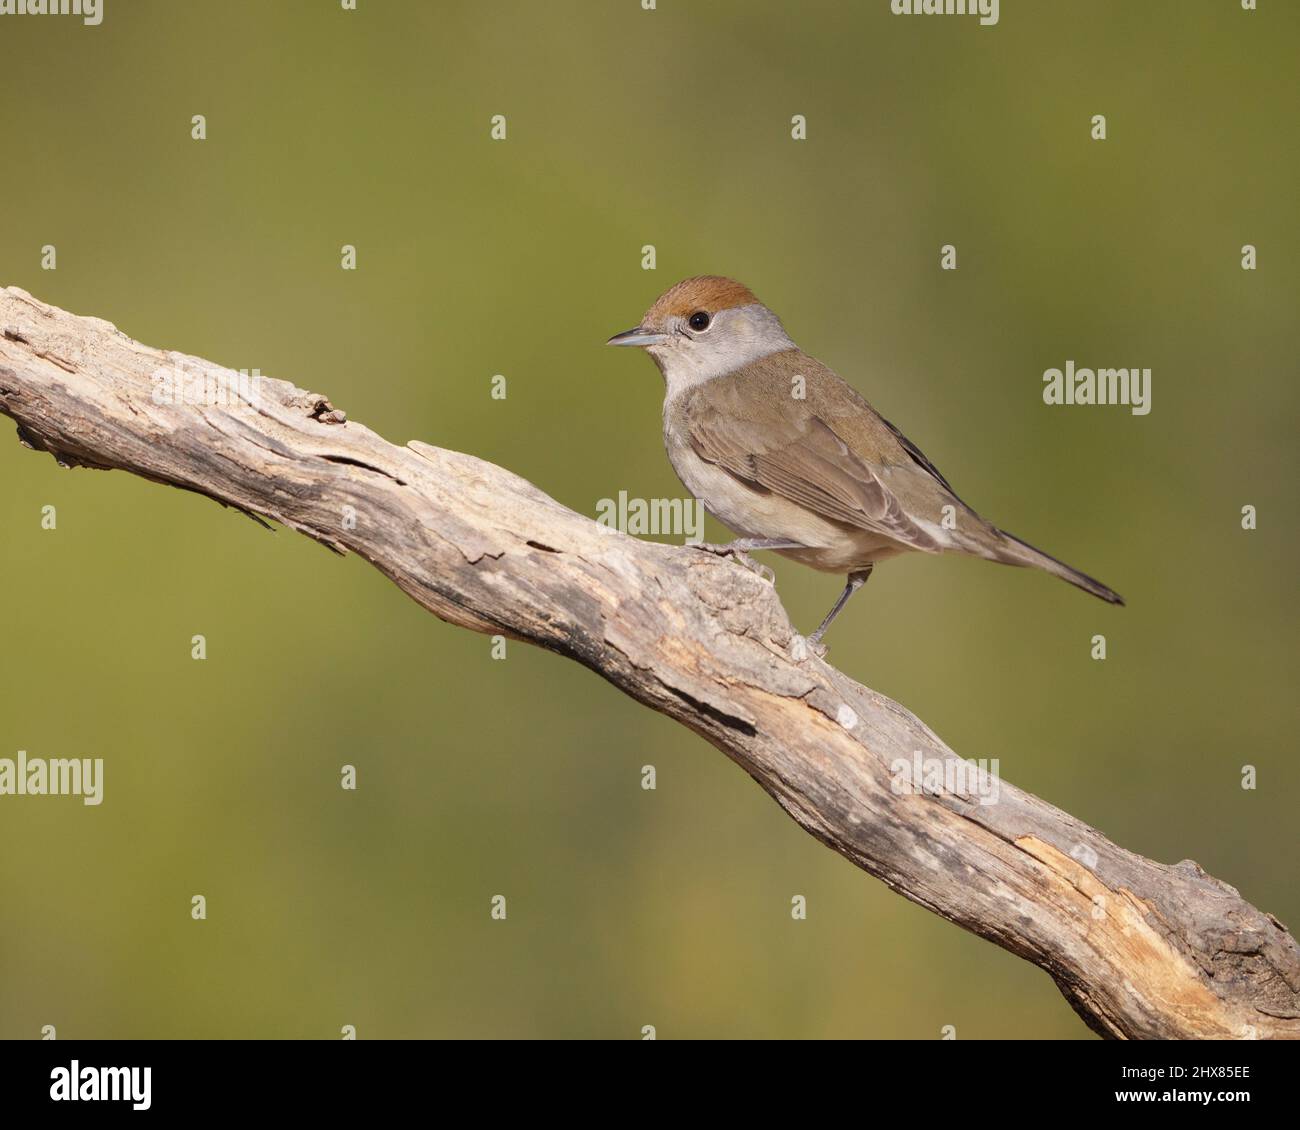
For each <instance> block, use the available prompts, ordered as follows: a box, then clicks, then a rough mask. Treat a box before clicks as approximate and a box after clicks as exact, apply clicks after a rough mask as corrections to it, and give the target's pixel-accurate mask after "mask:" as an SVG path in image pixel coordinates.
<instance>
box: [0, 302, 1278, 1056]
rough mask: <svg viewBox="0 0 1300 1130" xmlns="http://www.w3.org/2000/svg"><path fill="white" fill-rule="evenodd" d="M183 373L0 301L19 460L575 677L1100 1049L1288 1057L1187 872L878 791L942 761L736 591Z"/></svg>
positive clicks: (1257, 944)
mask: <svg viewBox="0 0 1300 1130" xmlns="http://www.w3.org/2000/svg"><path fill="white" fill-rule="evenodd" d="M178 367H179V368H182V369H184V370H187V371H190V372H204V371H207V372H211V373H214V374H218V375H220V376H221V377H222V378H223V379H225V380H227V381H230V380H232V379H234V374H233V373H231V371H230V370H227V369H222V368H221V367H219V366H216V365H213V364H211V363H209V362H206V361H202V360H200V359H198V358H191V357H185V356H183V355H180V354H175V353H170V352H166V351H161V350H157V349H151V348H149V347H147V346H144V345H141V344H139V343H138V342H135V341H132V340H130V339H129V338H127V337H126V336H125V335H123V334H121V333H119V332H118V331H117V330H116V329H114V327H113V326H111V325H109V324H108V323H107V322H104V321H101V320H99V319H95V318H81V317H76V316H74V315H72V314H68V313H66V312H64V311H62V310H59V309H56V308H53V307H50V306H47V305H45V304H43V303H41V302H39V301H37V300H35V299H33V298H32V297H31V296H29V295H28V294H26V293H25V292H23V291H21V290H18V289H16V288H10V289H8V290H5V291H2V292H0V411H3V412H4V413H6V414H7V415H9V416H11V417H13V419H14V420H16V421H17V423H18V427H19V436H20V438H22V439H23V440H24V442H26V443H28V444H29V445H30V446H32V447H34V448H37V449H39V450H44V451H48V452H50V453H52V454H53V455H54V456H55V457H56V458H57V459H59V460H60V461H61V462H62V463H64V464H67V465H69V466H83V467H96V468H118V469H122V470H126V471H130V472H132V473H134V474H137V475H142V476H144V477H145V478H149V479H153V480H154V481H156V482H161V483H169V484H171V485H173V486H178V487H183V488H185V489H187V490H192V491H197V492H199V493H201V494H205V495H208V496H209V497H211V498H214V499H216V500H217V501H219V502H222V503H223V504H225V505H228V506H234V507H238V508H240V509H241V510H244V511H246V512H248V513H249V514H252V515H264V516H265V517H267V518H271V519H274V520H276V521H278V522H281V523H283V524H284V525H287V526H290V527H292V528H293V529H296V530H300V531H302V532H303V533H305V534H307V535H308V536H309V537H313V538H315V539H316V540H317V541H320V542H323V543H324V544H325V545H327V546H330V547H331V548H333V549H335V550H337V551H339V552H345V551H349V550H350V551H352V552H355V553H358V554H360V555H361V556H362V557H364V558H365V559H366V560H367V561H369V562H371V563H372V564H373V565H374V566H375V567H376V568H378V569H379V570H381V571H382V572H383V573H384V574H385V575H386V576H388V577H389V578H390V579H391V580H392V581H393V582H394V583H395V584H397V585H398V586H399V587H400V588H401V589H402V590H403V591H404V592H406V593H407V594H408V595H410V596H411V597H412V598H413V599H414V600H415V601H416V602H417V603H419V604H421V605H423V606H424V607H425V608H427V609H429V610H430V611H431V612H433V613H434V614H435V615H437V616H439V617H441V618H442V619H444V620H447V621H450V622H451V623H453V624H459V625H461V626H462V627H466V628H470V629H473V630H474V631H479V632H492V633H501V634H504V635H508V636H511V637H514V638H517V639H521V640H527V641H528V642H530V643H534V644H537V645H539V646H541V647H545V648H548V649H550V650H552V651H556V652H559V653H560V654H562V655H567V656H569V657H570V658H573V659H576V660H577V661H578V662H580V663H582V664H584V665H586V666H587V667H590V668H591V669H592V670H594V671H596V672H598V673H599V674H600V675H601V676H603V677H604V678H606V679H608V680H609V681H610V682H611V683H613V684H614V685H615V686H617V687H619V688H620V689H621V690H623V691H625V692H626V693H627V694H628V695H630V696H631V697H632V698H634V699H636V700H637V701H638V702H641V703H644V704H645V705H646V706H649V707H650V708H652V709H654V710H657V711H660V712H661V713H663V714H666V715H668V716H669V717H671V718H674V719H676V720H677V721H679V722H681V723H682V724H683V725H685V726H688V727H690V729H692V730H694V731H695V732H696V733H698V734H700V735H701V736H702V737H704V738H706V739H707V740H708V741H710V742H712V743H713V744H714V745H715V746H717V747H718V748H719V749H721V750H722V751H723V752H724V753H726V754H727V755H728V756H729V757H731V758H732V759H733V760H734V761H736V762H737V763H738V764H739V765H741V766H742V767H743V768H744V769H745V770H746V771H747V772H748V773H749V774H750V775H751V776H752V777H753V778H754V779H755V780H756V781H758V783H759V784H760V785H762V787H763V788H764V789H766V790H767V792H768V793H770V794H771V795H772V796H773V797H774V798H775V799H776V801H777V803H778V804H780V805H781V807H782V808H784V809H785V810H786V812H788V813H789V814H790V815H791V816H792V817H793V818H794V819H795V820H796V821H798V823H799V824H801V825H802V826H803V827H804V828H805V829H807V830H808V831H809V832H811V833H812V834H813V835H814V836H816V837H817V838H818V839H820V840H821V841H822V842H824V843H825V844H827V845H828V846H830V847H832V848H834V849H835V850H836V851H838V852H840V853H841V854H843V855H844V856H846V857H847V858H848V859H850V860H852V861H853V862H854V863H855V864H857V865H858V866H859V867H861V868H862V869H863V870H865V871H867V872H869V873H870V874H872V875H875V876H877V877H878V878H880V879H882V880H883V881H884V882H885V883H887V884H888V885H889V886H890V887H891V888H893V889H894V890H896V891H898V892H899V893H901V894H903V895H904V896H906V897H907V898H909V899H911V900H913V901H914V902H917V903H919V904H920V905H922V906H924V907H927V908H929V909H930V910H932V911H934V912H935V913H936V914H939V915H941V916H943V917H944V918H946V919H948V920H949V921H952V922H955V923H957V924H958V925H960V926H963V927H965V928H966V929H968V930H970V931H972V932H973V933H976V934H978V935H980V936H981V937H984V938H987V939H989V940H990V941H992V942H995V943H996V944H998V945H1000V946H1002V947H1004V948H1005V949H1008V950H1010V951H1011V952H1013V953H1015V954H1018V955H1020V956H1021V957H1023V958H1025V959H1026V960H1028V961H1031V962H1033V963H1034V964H1035V965H1038V966H1040V967H1041V968H1043V969H1045V970H1046V971H1047V972H1048V973H1049V974H1050V975H1051V976H1052V978H1053V979H1054V980H1055V981H1056V983H1057V985H1058V986H1059V987H1060V989H1061V991H1062V992H1063V993H1064V994H1065V996H1066V998H1067V999H1068V1000H1069V1001H1070V1003H1071V1004H1072V1005H1073V1006H1074V1007H1075V1009H1076V1010H1077V1011H1078V1012H1079V1014H1080V1015H1081V1016H1082V1017H1083V1018H1084V1020H1085V1021H1086V1022H1087V1023H1088V1024H1089V1025H1090V1026H1091V1027H1092V1028H1093V1029H1095V1030H1096V1031H1097V1032H1100V1033H1102V1034H1103V1035H1107V1036H1116V1037H1129V1038H1138V1037H1228V1038H1250V1037H1261V1038H1262V1037H1292V1038H1295V1037H1300V951H1298V950H1297V946H1296V943H1295V941H1294V940H1293V939H1292V937H1291V936H1290V934H1288V933H1287V931H1286V929H1285V928H1284V927H1283V926H1282V924H1281V923H1279V922H1278V921H1277V920H1276V919H1275V918H1273V917H1272V916H1270V915H1268V914H1263V913H1261V912H1259V911H1258V910H1256V909H1255V908H1254V907H1252V906H1251V905H1250V904H1248V903H1247V902H1245V901H1244V900H1243V899H1242V898H1241V897H1240V896H1239V895H1238V893H1237V892H1236V891H1235V890H1234V889H1233V888H1232V887H1229V886H1227V885H1226V884H1225V883H1222V882H1219V881H1218V880H1217V879H1213V878H1211V877H1210V876H1208V875H1206V874H1205V873H1204V872H1203V871H1202V870H1201V869H1200V868H1199V867H1198V866H1197V865H1196V864H1195V863H1192V862H1190V861H1184V862H1182V863H1179V864H1177V865H1176V866H1166V865H1164V864H1160V863H1155V862H1153V861H1151V860H1148V859H1144V858H1142V857H1141V856H1138V855H1134V854H1133V853H1131V852H1128V851H1125V850H1124V849H1123V848H1120V847H1117V846H1116V845H1115V844H1112V843H1110V842H1109V841H1108V840H1107V839H1106V838H1105V837H1103V836H1102V835H1101V834H1100V833H1098V832H1097V831H1095V830H1094V829H1092V828H1090V827H1088V826H1087V825H1086V824H1083V823H1082V822H1080V821H1078V820H1076V819H1074V818H1073V817H1071V816H1069V815H1068V814H1067V813H1064V812H1061V811H1060V810H1059V809H1056V808H1053V807H1052V806H1051V805H1048V804H1046V803H1045V802H1043V801H1042V800H1039V799H1038V798H1037V797H1034V796H1031V795H1029V794H1027V793H1024V792H1021V791H1020V790H1018V789H1015V788H1013V787H1012V786H1010V785H1007V784H1006V783H1002V784H1001V787H1000V796H999V798H998V800H997V803H993V804H979V803H975V802H974V801H973V800H972V799H971V798H970V797H969V796H965V797H963V796H961V795H955V794H954V793H951V792H943V791H940V792H937V793H935V794H933V795H909V794H908V793H906V792H905V791H899V789H898V788H897V771H896V767H894V768H891V767H893V766H894V765H895V762H896V761H897V760H898V759H904V760H907V761H911V760H912V759H913V758H914V757H915V756H916V755H917V754H918V753H919V755H920V756H922V757H925V758H929V759H952V758H956V755H955V754H954V753H952V751H950V750H949V749H948V748H947V747H946V746H945V745H944V744H943V742H941V741H940V740H939V738H937V737H936V736H935V735H934V734H933V733H932V732H931V731H930V730H929V729H928V728H927V727H926V726H925V725H924V724H923V723H922V722H920V721H919V720H918V719H917V718H915V717H914V716H913V715H912V714H911V713H909V712H908V711H907V710H905V709H904V708H903V707H901V706H899V705H898V704H897V703H894V702H892V701H890V700H889V699H887V698H884V697H883V696H881V695H879V694H876V693H875V692H874V691H871V690H869V689H868V688H866V687H863V686H860V685H859V684H857V683H855V682H853V681H852V680H850V679H848V678H847V677H845V676H844V675H843V674H841V673H840V672H839V671H836V670H835V669H834V668H832V667H831V666H829V665H828V664H827V663H825V662H824V661H822V660H821V659H818V658H817V657H816V656H812V655H807V654H805V653H804V652H803V649H802V647H801V643H802V641H801V640H800V638H799V637H798V636H797V635H796V634H795V632H794V631H793V630H792V628H791V626H790V622H789V620H788V619H787V617H786V614H785V612H784V611H783V609H782V607H781V604H780V601H779V600H778V598H777V595H776V593H775V591H774V590H773V588H772V587H771V586H770V585H769V584H767V583H766V582H765V581H764V580H762V579H761V578H759V577H757V576H755V575H754V574H752V573H751V572H749V571H747V570H746V569H744V568H742V567H740V566H739V565H737V564H735V563H734V562H731V561H727V560H723V559H719V558H715V557H712V556H710V555H708V554H705V553H701V552H699V551H697V550H693V549H688V548H677V547H669V546H662V545H655V544H651V543H647V542H642V541H637V540H635V539H633V538H630V537H626V536H624V535H622V534H618V533H612V532H609V531H608V530H606V529H605V528H603V527H601V526H598V525H597V524H596V523H594V522H592V521H591V520H589V519H588V518H586V517H583V516H582V515H579V514H576V513H574V512H573V511H572V510H569V509H567V508H565V507H563V506H561V505H559V504H558V503H557V502H555V501H554V500H552V499H551V498H548V497H547V496H546V495H545V494H544V493H542V491H540V490H538V489H537V487H535V486H533V485H531V484H530V483H528V482H526V481H524V480H523V479H521V478H519V477H518V476H517V475H514V474H512V473H511V472H509V471H506V470H503V469H502V468H500V467H496V466H493V465H492V464H490V463H486V462H484V461H482V460H480V459H476V458H474V457H473V456H470V455H463V454H459V453H457V452H453V451H444V450H440V449H438V448H434V447H430V446H427V445H425V444H422V443H417V442H412V443H410V444H408V445H407V446H406V447H396V446H394V445H392V444H390V443H388V442H386V441H385V440H383V439H382V438H380V437H379V436H378V435H376V434H375V433H374V432H372V431H370V430H369V429H368V428H365V427H363V426H362V425H361V424H358V423H356V422H355V421H345V420H344V418H343V414H342V413H341V412H339V411H337V410H336V409H334V408H333V406H332V405H330V404H329V402H328V400H327V399H326V398H325V397H324V396H321V395H319V394H316V393H312V392H307V391H305V390H303V389H300V388H296V387H294V386H293V385H291V384H288V383H285V382H281V381H272V380H265V381H264V382H263V383H262V384H261V386H260V389H258V390H256V395H252V394H250V397H249V399H248V400H247V401H244V400H240V401H238V402H237V403H235V404H234V405H227V406H211V405H204V404H197V405H195V404H184V403H180V404H178V403H174V402H169V401H168V400H167V399H166V398H165V397H161V398H155V397H154V395H153V393H154V390H155V387H158V388H162V387H164V386H163V385H162V384H161V383H160V382H159V381H157V380H156V379H155V374H157V373H158V372H159V371H160V370H163V371H172V372H174V371H175V370H176V369H177V368H178ZM160 399H161V401H162V402H161V403H160V402H158V401H159V400H160ZM349 513H354V514H355V524H352V523H350V522H348V521H347V520H345V516H346V515H348V514H349Z"/></svg>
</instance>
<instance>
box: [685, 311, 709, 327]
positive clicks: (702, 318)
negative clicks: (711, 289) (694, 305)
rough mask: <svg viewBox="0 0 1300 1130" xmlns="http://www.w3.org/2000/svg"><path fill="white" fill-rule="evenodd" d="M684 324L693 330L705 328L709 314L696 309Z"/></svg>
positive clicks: (707, 325)
mask: <svg viewBox="0 0 1300 1130" xmlns="http://www.w3.org/2000/svg"><path fill="white" fill-rule="evenodd" d="M686 324H687V325H688V326H690V327H691V329H693V330H707V329H708V328H709V316H708V314H706V313H705V312H704V311H703V310H696V311H695V313H694V314H692V315H691V317H690V321H688V322H687V323H686Z"/></svg>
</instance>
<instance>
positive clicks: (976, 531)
mask: <svg viewBox="0 0 1300 1130" xmlns="http://www.w3.org/2000/svg"><path fill="white" fill-rule="evenodd" d="M609 344H610V345H638V346H641V347H643V348H644V349H645V351H646V352H647V353H649V354H650V356H651V357H652V358H653V359H654V362H655V364H656V365H658V366H659V371H660V372H661V373H662V374H663V376H664V383H665V392H664V445H665V446H666V447H667V449H668V458H669V460H670V461H671V463H672V465H673V470H675V471H676V472H677V476H678V478H680V479H681V480H682V482H683V483H684V484H685V486H686V489H687V490H689V491H690V492H691V494H692V495H694V496H695V497H696V498H698V499H699V500H700V502H702V503H703V504H704V508H705V509H706V510H707V511H708V512H709V513H710V514H712V515H713V516H714V517H715V518H717V519H718V521H720V522H721V523H722V524H723V525H725V526H727V527H728V528H729V529H731V530H732V531H734V532H735V533H736V534H738V535H740V537H739V540H737V541H734V542H731V543H729V544H727V545H725V546H708V547H705V548H709V549H712V550H713V551H715V552H721V553H724V554H734V555H737V556H739V557H741V558H742V559H744V560H746V562H747V563H749V562H748V559H747V558H745V557H744V555H745V554H746V553H747V552H748V551H750V550H760V549H770V550H774V551H775V552H777V553H780V554H781V555H782V556H785V557H789V558H792V559H794V560H795V561H801V562H803V563H804V564H805V565H811V566H812V567H813V568H814V569H821V570H823V571H824V572H827V573H841V574H847V575H848V583H847V585H846V586H845V588H844V591H843V592H842V593H841V594H840V597H839V599H838V600H837V601H836V602H835V606H834V607H833V608H832V609H831V610H830V612H829V613H828V614H827V616H826V619H825V620H823V621H822V624H821V627H819V628H818V629H817V630H816V631H815V632H813V634H812V635H811V636H809V637H808V640H809V642H810V643H812V644H813V645H814V646H816V645H817V644H818V643H819V642H820V640H821V638H822V636H823V635H825V634H826V629H827V628H829V627H830V625H831V621H833V620H834V619H835V617H836V616H838V615H839V613H840V612H841V611H842V610H843V608H844V605H845V604H846V603H848V599H849V597H851V596H852V595H853V594H854V593H855V592H856V591H857V590H858V589H859V588H861V587H862V585H863V584H864V583H865V582H866V580H867V578H868V577H869V576H870V575H871V570H872V568H873V567H874V566H875V564H876V562H877V561H883V560H884V559H885V558H887V557H893V556H894V555H896V554H899V553H904V552H907V551H908V550H919V551H920V552H922V553H966V554H970V555H971V556H974V557H983V558H986V559H987V560H989V561H998V562H1001V563H1002V564H1004V565H1029V566H1033V567H1034V568H1037V569H1043V570H1045V571H1046V572H1048V573H1051V574H1053V575H1054V576H1057V577H1061V578H1062V579H1063V580H1066V581H1069V582H1070V584H1072V585H1077V586H1078V587H1079V588H1081V589H1083V590H1084V591H1085V592H1090V593H1092V594H1093V596H1097V597H1100V598H1101V599H1102V600H1105V601H1109V602H1110V603H1111V604H1123V603H1124V601H1123V599H1122V598H1121V597H1120V596H1119V594H1118V593H1116V592H1113V591H1112V590H1110V589H1108V588H1107V587H1106V586H1105V585H1103V584H1102V583H1101V582H1099V581H1094V580H1093V579H1092V578H1091V577H1089V576H1086V575H1085V574H1083V573H1080V572H1079V571H1078V570H1077V569H1072V568H1070V566H1068V565H1066V564H1064V563H1063V562H1061V561H1057V560H1056V558H1054V557H1049V556H1048V555H1047V554H1046V553H1042V552H1041V551H1039V550H1037V549H1035V548H1034V547H1033V546H1031V545H1027V544H1026V543H1025V542H1023V541H1021V540H1020V539H1019V538H1016V537H1013V536H1012V535H1011V534H1008V533H1005V532H1004V531H1002V530H999V529H998V528H997V527H996V526H994V525H991V524H990V523H988V522H986V521H985V520H984V519H983V518H981V517H980V516H979V515H978V514H976V513H975V511H974V510H972V509H971V508H970V507H969V506H967V505H966V504H965V503H964V502H962V500H961V499H960V498H958V497H957V496H956V494H954V493H953V490H952V487H950V486H949V485H948V480H947V479H945V478H944V477H943V476H942V475H941V474H940V473H939V470H938V468H937V467H935V465H934V464H933V463H931V462H930V460H928V459H927V458H926V457H925V456H924V455H923V454H921V451H920V450H919V449H918V448H917V447H916V445H915V444H913V443H912V442H911V441H909V440H908V439H907V438H906V437H905V436H904V435H903V434H902V432H900V431H899V430H898V429H897V428H896V427H894V425H893V424H891V423H890V422H889V421H888V420H886V419H885V418H884V417H883V416H881V415H880V414H879V413H877V412H876V411H875V409H873V408H872V407H871V405H870V404H868V403H867V402H866V401H865V400H864V399H863V398H862V397H861V396H860V395H859V394H858V393H857V391H856V390H854V389H853V388H851V387H850V386H849V385H848V384H846V383H845V382H844V381H843V380H841V379H840V377H839V376H838V375H836V373H835V372H834V371H832V370H831V369H828V368H827V367H826V366H825V365H823V364H822V363H821V362H820V361H817V360H814V359H813V358H812V357H809V356H808V355H807V354H806V353H804V352H803V351H802V350H800V349H799V347H798V346H796V345H795V343H794V342H793V341H791V340H790V338H789V336H788V335H787V334H786V332H785V328H784V327H783V326H782V325H781V321H780V319H779V318H777V316H776V315H775V314H774V313H772V311H771V310H769V309H768V308H767V307H766V306H764V305H763V304H762V303H761V302H759V300H758V299H757V298H755V297H754V295H753V293H752V292H751V291H750V290H749V288H748V287H745V286H742V285H741V284H740V283H738V282H734V281H733V280H731V279H726V278H721V277H719V276H716V275H703V276H701V277H699V278H693V279H686V280H685V281H684V282H679V283H678V284H677V285H676V286H674V287H673V288H672V289H671V290H669V291H667V292H665V293H664V294H663V295H661V296H660V297H659V299H658V300H657V301H656V302H655V304H654V305H653V306H651V307H650V309H649V310H648V311H646V315H645V317H644V318H642V319H641V324H640V325H639V326H637V327H636V329H632V330H627V331H626V332H625V333H621V334H616V335H615V336H614V337H612V338H610V339H609Z"/></svg>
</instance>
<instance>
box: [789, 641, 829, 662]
mask: <svg viewBox="0 0 1300 1130" xmlns="http://www.w3.org/2000/svg"><path fill="white" fill-rule="evenodd" d="M809 655H815V656H817V658H818V659H825V658H826V645H825V644H824V643H822V642H821V640H814V639H809V638H808V637H807V636H801V635H798V634H796V635H795V637H794V639H792V640H791V641H790V658H791V659H793V660H794V661H795V662H796V663H802V662H803V661H804V660H805V659H807V658H808V656H809Z"/></svg>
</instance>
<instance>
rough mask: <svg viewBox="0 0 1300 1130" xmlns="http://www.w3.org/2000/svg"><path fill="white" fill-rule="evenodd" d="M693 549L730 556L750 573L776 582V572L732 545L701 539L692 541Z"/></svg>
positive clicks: (715, 554)
mask: <svg viewBox="0 0 1300 1130" xmlns="http://www.w3.org/2000/svg"><path fill="white" fill-rule="evenodd" d="M692 544H693V547H694V548H695V549H700V550H703V551H704V552H705V553H712V554H713V555H714V556H715V557H730V558H731V559H732V560H733V561H734V562H736V564H737V565H743V566H744V567H745V568H746V569H748V570H749V571H750V572H751V573H754V574H755V575H756V576H758V577H760V578H761V579H762V580H764V581H766V582H767V583H768V584H769V585H775V584H776V574H775V573H774V572H773V571H772V570H771V569H770V568H769V567H768V566H766V565H764V564H762V563H761V562H759V561H755V560H754V559H753V558H752V557H750V556H749V554H748V553H746V552H745V551H744V550H743V549H737V548H736V547H735V546H733V545H717V544H715V543H713V542H707V541H701V542H694V543H692Z"/></svg>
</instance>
